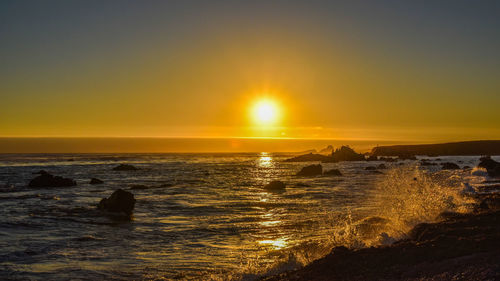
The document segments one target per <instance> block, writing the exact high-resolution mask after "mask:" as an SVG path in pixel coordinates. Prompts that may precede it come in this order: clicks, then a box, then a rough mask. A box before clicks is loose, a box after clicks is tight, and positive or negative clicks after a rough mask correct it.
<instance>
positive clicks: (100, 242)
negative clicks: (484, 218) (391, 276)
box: [0, 153, 484, 280]
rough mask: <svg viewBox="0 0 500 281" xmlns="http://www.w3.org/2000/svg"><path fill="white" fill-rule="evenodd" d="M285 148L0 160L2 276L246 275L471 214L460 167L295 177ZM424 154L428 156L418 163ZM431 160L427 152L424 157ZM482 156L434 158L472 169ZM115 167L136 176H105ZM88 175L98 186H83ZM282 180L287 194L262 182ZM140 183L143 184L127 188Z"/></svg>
mask: <svg viewBox="0 0 500 281" xmlns="http://www.w3.org/2000/svg"><path fill="white" fill-rule="evenodd" d="M290 156H292V155H290V154H286V153H274V154H273V153H245V154H234V153H233V154H52V155H50V154H1V155H0V250H1V251H0V276H2V277H1V278H2V279H6V280H20V279H35V280H37V279H47V280H68V279H77V280H78V279H92V280H98V279H107V280H123V279H128V280H156V279H162V280H241V279H243V280H254V279H257V278H259V277H261V276H265V275H269V274H274V273H277V272H280V271H283V270H290V269H295V268H298V267H300V266H303V265H305V264H307V263H309V262H311V261H313V260H315V259H318V258H320V257H322V256H324V255H326V254H327V253H328V252H329V251H330V250H331V248H332V247H334V246H340V245H345V246H348V247H366V246H371V245H376V244H384V243H391V242H393V241H395V240H396V239H400V238H402V237H404V235H405V233H406V232H407V231H408V230H409V229H410V228H411V227H412V226H414V225H415V224H417V223H419V222H422V221H432V220H434V219H435V217H436V216H437V215H438V214H439V213H440V212H442V211H446V210H450V211H460V212H466V211H468V209H469V208H470V206H471V202H470V199H467V197H464V196H462V195H461V193H460V191H461V183H463V182H470V183H471V184H473V185H474V184H479V183H480V182H481V181H482V180H484V179H483V178H481V177H475V176H471V172H470V170H468V169H459V170H452V171H440V168H439V167H440V166H439V165H435V166H421V165H420V164H419V163H420V162H419V161H399V162H393V163H385V165H386V166H387V169H380V170H377V171H379V172H373V171H369V170H365V168H366V167H368V166H377V165H379V164H381V163H383V162H378V161H375V162H341V163H327V164H322V165H323V169H324V170H328V169H339V170H340V171H341V173H342V174H343V176H340V177H338V176H317V177H297V176H295V174H296V173H297V172H298V171H299V170H300V169H301V167H303V166H305V165H308V164H311V163H288V162H284V161H283V160H285V159H286V158H288V157H290ZM420 158H422V157H420ZM427 158H428V157H427ZM478 159H479V156H470V157H441V159H436V158H430V161H431V162H433V163H437V164H439V163H441V162H446V161H449V162H455V163H458V165H459V166H460V167H461V168H463V167H464V166H469V167H473V166H475V165H477V163H478V162H479V161H478ZM121 163H128V164H131V165H134V166H136V167H137V168H139V169H138V170H137V171H113V170H112V168H113V167H115V166H117V165H118V164H121ZM39 170H46V171H48V172H49V173H51V174H54V175H59V176H64V177H69V178H73V179H75V180H76V182H77V183H78V185H77V186H74V187H60V188H29V187H27V185H28V183H29V180H30V179H32V178H34V177H35V176H36V175H35V174H33V173H36V172H38V171H39ZM91 178H98V179H101V180H103V181H104V184H100V185H90V184H89V180H90V179H91ZM272 180H281V181H283V182H284V183H285V184H286V190H285V191H284V192H275V193H272V192H266V191H265V190H264V189H263V186H264V185H265V184H266V183H268V182H270V181H272ZM134 185H142V186H143V188H144V189H132V190H130V187H132V186H134ZM118 188H122V189H125V190H129V191H131V192H132V193H133V194H134V196H135V198H136V199H137V202H136V205H135V209H134V214H133V218H132V220H131V221H129V222H124V221H116V220H113V219H112V218H110V217H107V216H106V215H104V214H102V213H101V212H99V211H98V210H97V208H96V206H97V204H98V202H99V201H100V200H101V199H102V198H104V197H108V196H109V195H110V194H111V193H112V192H113V191H114V190H116V189H118Z"/></svg>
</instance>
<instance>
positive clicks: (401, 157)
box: [398, 154, 417, 160]
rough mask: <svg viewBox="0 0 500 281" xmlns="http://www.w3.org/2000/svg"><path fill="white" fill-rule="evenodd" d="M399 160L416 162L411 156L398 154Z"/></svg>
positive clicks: (413, 156) (415, 158)
mask: <svg viewBox="0 0 500 281" xmlns="http://www.w3.org/2000/svg"><path fill="white" fill-rule="evenodd" d="M398 159H399V160H417V157H415V155H412V154H400V155H398Z"/></svg>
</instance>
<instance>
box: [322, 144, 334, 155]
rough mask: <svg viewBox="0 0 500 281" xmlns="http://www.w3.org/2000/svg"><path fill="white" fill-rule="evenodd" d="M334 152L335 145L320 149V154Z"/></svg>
mask: <svg viewBox="0 0 500 281" xmlns="http://www.w3.org/2000/svg"><path fill="white" fill-rule="evenodd" d="M332 153H333V146H332V145H329V146H327V147H325V148H323V149H321V150H320V151H319V154H328V155H331V154H332Z"/></svg>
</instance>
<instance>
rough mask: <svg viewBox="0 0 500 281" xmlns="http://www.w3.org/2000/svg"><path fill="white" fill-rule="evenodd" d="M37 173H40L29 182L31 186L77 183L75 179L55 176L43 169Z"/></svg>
mask: <svg viewBox="0 0 500 281" xmlns="http://www.w3.org/2000/svg"><path fill="white" fill-rule="evenodd" d="M37 174H40V175H39V176H37V177H35V178H34V179H32V180H31V181H30V182H29V184H28V186H29V187H66V186H75V185H76V181H74V180H73V179H69V178H63V177H60V176H54V175H51V174H49V173H47V172H46V171H43V170H42V171H40V172H38V173H37Z"/></svg>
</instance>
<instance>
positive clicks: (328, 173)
mask: <svg viewBox="0 0 500 281" xmlns="http://www.w3.org/2000/svg"><path fill="white" fill-rule="evenodd" d="M323 175H325V176H339V177H340V176H342V173H341V172H340V171H339V170H338V169H331V170H328V171H325V172H324V173H323Z"/></svg>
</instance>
